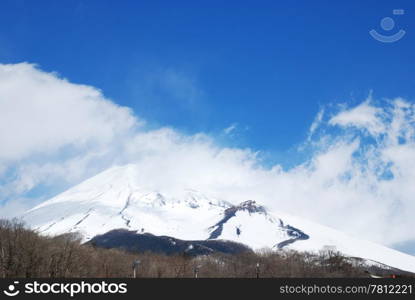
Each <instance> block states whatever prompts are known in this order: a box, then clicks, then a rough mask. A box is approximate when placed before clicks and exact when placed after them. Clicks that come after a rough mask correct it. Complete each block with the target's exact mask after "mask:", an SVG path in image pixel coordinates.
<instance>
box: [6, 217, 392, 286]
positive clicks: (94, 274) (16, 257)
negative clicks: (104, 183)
mask: <svg viewBox="0 0 415 300" xmlns="http://www.w3.org/2000/svg"><path fill="white" fill-rule="evenodd" d="M134 262H135V263H134ZM374 268H375V269H374ZM134 271H135V272H134ZM370 272H376V273H377V274H379V273H380V274H383V275H385V276H388V274H389V273H391V270H387V269H381V268H376V267H373V266H372V267H371V270H370ZM134 276H135V277H137V278H195V277H197V278H269V277H287V278H288V277H299V278H302V277H369V273H368V268H367V266H365V264H364V263H363V261H362V260H361V259H357V258H354V259H352V258H349V257H345V256H343V255H342V254H341V253H339V252H337V251H336V250H334V249H322V250H321V251H319V252H317V253H307V252H305V253H304V252H301V253H299V252H296V251H287V250H284V251H272V250H270V249H263V250H261V251H258V252H246V253H240V254H237V255H230V254H223V253H214V254H210V255H199V256H192V255H188V254H186V253H183V254H175V255H163V254H155V253H151V252H145V253H132V252H127V251H124V250H122V249H104V248H99V247H96V246H94V245H91V244H82V243H81V239H80V238H79V236H78V235H77V234H64V235H59V236H43V235H40V234H39V233H37V232H35V231H34V230H32V229H29V228H27V227H26V226H25V224H24V223H22V222H20V221H19V220H0V277H1V278H131V277H134Z"/></svg>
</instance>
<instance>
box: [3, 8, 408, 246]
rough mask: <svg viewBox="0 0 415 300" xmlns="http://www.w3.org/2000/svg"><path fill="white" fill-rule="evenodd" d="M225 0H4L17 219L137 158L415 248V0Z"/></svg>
mask: <svg viewBox="0 0 415 300" xmlns="http://www.w3.org/2000/svg"><path fill="white" fill-rule="evenodd" d="M223 2H224V1H209V2H206V3H204V4H202V3H198V2H195V1H104V0H99V1H98V0H90V1H75V0H74V1H46V0H42V1H36V2H35V1H18V0H13V1H7V0H5V1H1V3H0V142H1V143H2V144H1V146H0V216H2V215H3V216H4V215H6V216H7V215H9V214H18V213H21V212H23V211H25V210H26V209H28V208H30V207H32V206H33V205H35V204H37V203H39V202H41V201H43V200H45V199H47V198H49V197H51V196H53V195H55V194H57V193H59V192H62V191H63V190H65V189H66V188H69V187H71V186H73V185H74V184H76V183H79V182H80V181H82V180H84V179H86V178H88V177H90V176H92V175H94V174H96V173H98V172H99V171H102V170H103V169H105V168H107V167H109V166H111V165H114V164H123V163H129V162H134V163H138V164H141V166H142V167H143V170H147V168H148V166H149V165H150V166H151V168H150V169H149V170H148V172H149V173H151V172H153V170H154V169H156V170H160V169H162V170H164V172H162V173H160V172H159V173H160V174H159V173H158V174H159V177H158V175H157V174H156V175H157V176H156V175H154V176H149V178H150V179H151V180H153V181H157V182H150V183H148V184H149V185H151V186H153V185H154V186H157V187H160V186H163V187H164V188H165V187H166V186H169V185H171V184H172V183H175V184H183V185H184V184H185V185H186V187H187V186H190V187H200V190H204V189H205V190H209V191H215V190H218V191H219V190H220V192H221V193H223V192H224V191H227V192H226V193H225V194H221V195H225V196H226V197H228V196H229V197H230V198H232V197H234V198H235V199H234V200H235V201H238V203H239V202H240V198H241V197H248V196H249V197H251V198H250V199H258V200H260V202H261V201H262V203H265V204H267V205H269V206H270V207H273V208H278V209H281V210H285V211H287V212H289V213H293V214H298V215H299V216H302V217H307V218H309V219H311V220H314V221H317V222H319V223H322V224H325V225H329V226H332V227H334V228H337V229H340V230H343V231H345V232H348V233H350V234H353V235H356V236H360V237H363V238H366V239H370V240H373V241H377V242H380V243H384V244H388V245H389V246H394V247H400V249H403V250H405V251H407V252H410V253H415V250H414V249H415V247H414V245H415V242H414V241H415V233H413V231H412V228H413V226H415V220H414V218H413V214H412V213H411V212H413V211H414V209H415V204H414V202H413V199H412V195H413V194H415V188H414V187H413V182H414V180H415V171H413V170H415V134H414V133H415V122H414V120H415V68H414V67H415V60H414V53H415V41H414V37H415V18H414V13H415V4H414V2H413V1H409V0H408V1H364V2H362V1H341V2H340V1H335V2H334V1H306V0H304V1H284V2H282V1H281V2H279V1H226V3H223ZM394 9H403V10H404V11H405V13H404V14H403V15H394V14H393V10H394ZM385 17H391V18H393V20H394V21H395V28H393V29H392V30H390V31H386V30H384V29H383V28H382V27H381V20H382V19H383V18H385ZM372 29H375V30H377V32H379V33H381V34H384V35H392V34H395V33H397V32H398V31H399V30H401V29H402V30H405V31H406V35H405V36H404V37H403V38H402V39H401V40H399V41H396V42H394V43H382V42H379V41H377V40H375V39H373V38H372V37H371V36H370V35H369V31H370V30H372ZM23 62H27V64H26V63H23ZM32 64H36V65H37V67H36V66H35V65H32ZM50 72H55V73H50ZM62 78H66V79H67V81H63V80H62ZM99 91H101V92H99ZM397 97H401V98H402V99H396V98H397ZM108 99H110V100H111V101H112V102H111V101H108ZM366 99H368V100H366ZM126 108H130V110H129V109H126ZM318 116H321V119H319V118H318ZM144 122H145V125H143V123H144ZM310 128H313V130H312V133H313V135H312V136H311V135H310V133H311V131H310ZM198 133H201V135H196V134H198ZM298 149H300V151H298ZM301 149H303V150H301ZM257 151H260V152H261V153H262V154H261V155H260V156H257V155H256V152H257ZM157 168H158V169H157ZM176 170H177V173H174V172H173V171H176ZM200 170H203V172H201V171H200ZM178 179H180V180H181V181H180V180H179V181H178ZM219 179H220V180H219ZM217 180H219V182H218V181H217ZM241 195H242V196H241ZM239 196H240V197H239ZM238 197H239V198H238ZM236 198H238V199H236ZM345 212H347V213H348V215H351V216H354V218H345ZM390 223H393V224H397V225H396V226H390ZM396 245H399V246H396ZM402 245H403V246H402Z"/></svg>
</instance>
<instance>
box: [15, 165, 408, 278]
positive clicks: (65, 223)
mask: <svg viewBox="0 0 415 300" xmlns="http://www.w3.org/2000/svg"><path fill="white" fill-rule="evenodd" d="M142 175H143V174H140V172H139V170H138V169H137V167H136V166H135V165H127V166H121V167H113V168H110V169H108V170H106V171H104V172H102V173H100V174H98V175H96V176H94V177H92V178H90V179H88V180H86V181H84V182H83V183H81V184H79V185H77V186H75V187H73V188H71V189H69V190H67V191H66V192H64V193H62V194H60V195H58V196H56V197H54V198H52V199H50V200H48V201H45V202H43V203H42V204H40V205H38V206H36V207H34V208H33V209H31V210H29V211H27V212H26V213H25V214H24V215H23V216H22V218H23V220H24V221H25V222H26V223H27V224H29V225H30V226H31V227H32V228H34V229H36V230H37V231H38V232H40V233H42V234H47V235H55V234H61V233H67V232H79V233H81V235H82V236H83V240H84V241H89V240H90V239H92V238H93V237H95V236H96V235H100V234H104V233H106V232H108V231H111V230H113V229H128V230H130V231H136V232H137V233H151V234H153V235H156V236H170V237H174V238H176V239H181V240H219V239H220V240H230V241H235V242H238V243H242V244H245V245H247V246H249V247H251V248H252V249H260V248H263V247H268V248H272V249H276V250H277V249H294V250H298V251H318V250H320V249H322V248H323V247H327V246H330V247H335V248H336V249H337V250H338V251H340V252H342V253H344V254H346V255H348V256H351V257H359V258H364V259H368V260H371V261H375V262H380V263H383V264H386V265H388V266H392V267H395V268H399V269H402V270H406V271H412V272H415V257H414V256H410V255H407V254H404V253H401V252H399V251H396V250H393V249H390V248H387V247H384V246H381V245H377V244H375V243H371V242H367V241H363V240H359V239H356V238H352V237H350V236H348V235H346V234H343V233H341V232H339V231H336V230H334V229H331V228H328V227H325V226H322V225H319V224H316V223H313V222H309V221H306V220H304V219H301V218H297V217H294V216H291V215H288V214H285V213H282V212H275V211H274V212H269V211H268V210H267V209H266V208H265V207H263V206H261V205H260V204H258V203H256V202H255V201H253V200H248V199H241V200H242V201H241V203H240V204H238V205H233V204H231V203H229V202H226V201H224V200H222V199H217V198H215V197H211V196H208V195H207V194H204V193H201V192H199V191H195V190H191V189H186V190H182V191H174V192H172V191H170V192H163V191H153V190H150V189H146V188H144V187H142V186H140V182H139V181H140V180H139V177H140V176H142Z"/></svg>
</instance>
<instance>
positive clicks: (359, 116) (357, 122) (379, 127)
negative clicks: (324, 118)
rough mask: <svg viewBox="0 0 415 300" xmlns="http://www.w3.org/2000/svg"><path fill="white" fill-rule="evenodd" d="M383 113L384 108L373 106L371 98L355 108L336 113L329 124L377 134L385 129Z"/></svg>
mask: <svg viewBox="0 0 415 300" xmlns="http://www.w3.org/2000/svg"><path fill="white" fill-rule="evenodd" d="M381 115H382V110H381V109H380V108H377V107H375V106H372V105H371V104H370V100H366V101H365V102H363V103H362V104H360V105H358V106H356V107H354V108H353V109H349V110H345V111H342V112H340V113H339V114H337V115H335V116H334V117H332V118H331V119H330V120H329V124H330V125H339V126H342V127H356V128H359V129H365V130H367V131H368V132H369V133H370V134H372V135H374V136H377V135H379V134H380V133H381V132H384V131H385V128H384V124H383V122H382V120H381Z"/></svg>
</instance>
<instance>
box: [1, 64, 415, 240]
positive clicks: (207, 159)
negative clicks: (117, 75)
mask: <svg viewBox="0 0 415 300" xmlns="http://www.w3.org/2000/svg"><path fill="white" fill-rule="evenodd" d="M22 87H25V88H22ZM0 108H1V109H0V143H1V147H0V195H2V197H5V196H4V195H6V199H9V202H7V204H6V205H7V206H8V207H9V208H12V210H14V211H18V210H19V207H23V206H26V204H28V203H30V202H31V201H38V198H36V199H34V200H33V199H32V200H30V199H27V198H26V199H25V198H24V197H25V193H26V191H28V190H30V189H33V188H37V187H39V186H46V187H47V188H51V189H53V188H55V189H57V187H61V188H63V187H64V186H65V184H66V185H70V184H73V183H76V182H79V181H80V180H82V179H85V178H87V177H89V176H91V175H93V174H94V173H96V172H98V171H100V170H102V169H104V168H106V167H109V166H110V165H113V164H124V163H136V164H138V165H139V167H140V170H141V173H140V174H139V176H140V180H141V182H142V184H143V185H145V186H147V187H150V188H154V189H158V190H163V191H167V190H176V189H182V188H194V189H198V190H201V191H203V192H206V193H209V194H213V195H215V196H218V197H221V198H224V199H226V200H228V201H231V202H235V203H236V202H241V201H244V200H247V199H255V200H257V201H258V202H261V203H264V204H266V205H267V206H268V207H269V208H270V209H272V210H275V211H278V210H281V211H287V212H289V213H292V214H296V215H299V216H302V217H306V218H309V219H312V220H315V221H317V222H320V223H323V224H326V225H329V226H332V227H335V228H338V229H340V230H343V231H346V232H348V233H351V234H353V235H356V236H360V237H363V238H367V239H369V240H374V241H378V242H382V243H387V244H392V243H396V242H403V241H407V240H410V239H415V233H414V232H413V230H412V228H413V227H414V226H415V219H414V218H413V215H412V212H413V211H414V209H415V201H414V200H413V195H415V185H414V184H413V183H414V182H415V134H414V128H415V125H414V124H415V106H414V104H412V103H411V102H409V101H407V100H404V99H395V100H390V101H386V102H384V103H383V104H382V105H376V104H374V101H373V100H370V101H365V102H363V103H362V104H360V105H358V106H356V107H353V108H349V109H342V110H341V111H340V112H337V113H334V114H333V115H332V117H331V118H330V119H329V121H328V122H325V121H324V118H323V110H322V111H321V112H320V113H319V114H318V115H317V117H316V119H315V122H314V123H313V124H314V125H312V126H311V128H310V133H311V134H310V139H312V140H311V142H310V143H307V144H306V146H305V147H309V148H307V149H305V150H306V151H308V153H310V155H311V159H309V160H307V161H305V162H304V163H303V164H300V165H298V166H295V167H293V168H291V169H288V170H283V169H282V168H281V167H280V166H278V165H276V166H273V167H272V168H267V167H264V166H263V164H262V162H261V155H260V153H258V152H256V151H253V150H250V149H236V148H226V147H222V146H219V145H218V144H217V143H216V142H215V138H214V137H211V136H207V135H205V134H196V135H184V134H182V133H180V132H178V131H177V130H174V129H172V128H159V129H157V130H146V129H145V128H144V127H139V126H137V124H140V122H141V121H139V120H137V117H135V116H134V115H133V114H132V112H131V111H130V110H129V109H127V108H124V107H120V106H117V105H116V104H114V103H112V102H110V101H109V100H108V99H106V98H105V97H104V96H103V95H102V94H101V93H100V92H99V91H98V90H96V89H95V88H92V87H89V86H83V85H75V84H72V83H69V82H68V81H66V80H63V79H61V78H59V77H58V76H57V75H56V74H51V73H45V72H42V71H40V70H39V69H36V68H35V67H34V66H33V65H29V64H18V65H0ZM329 113H330V112H327V109H326V110H325V113H324V115H327V114H329ZM334 127H336V130H332V129H333V128H334ZM230 128H231V127H230ZM339 129H340V130H339ZM229 130H230V129H229ZM232 130H233V129H232ZM232 130H230V132H232ZM317 133H320V134H317ZM368 136H373V137H374V139H368ZM1 168H3V176H2V175H1ZM13 199H14V200H13ZM22 199H23V200H22ZM0 200H1V199H0ZM22 203H24V205H22ZM13 207H14V208H13ZM2 209H3V211H5V209H6V207H3V208H2ZM7 211H10V209H8V210H7Z"/></svg>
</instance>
